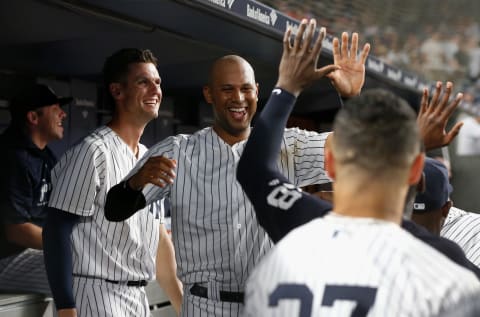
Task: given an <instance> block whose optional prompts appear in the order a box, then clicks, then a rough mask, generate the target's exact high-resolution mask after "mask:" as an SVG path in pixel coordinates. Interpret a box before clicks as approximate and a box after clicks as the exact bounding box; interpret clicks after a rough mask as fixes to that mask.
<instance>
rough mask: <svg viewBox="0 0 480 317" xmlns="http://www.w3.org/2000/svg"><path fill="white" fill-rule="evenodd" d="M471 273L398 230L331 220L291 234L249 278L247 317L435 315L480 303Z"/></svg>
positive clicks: (346, 219) (364, 222)
mask: <svg viewBox="0 0 480 317" xmlns="http://www.w3.org/2000/svg"><path fill="white" fill-rule="evenodd" d="M479 295H480V283H479V282H478V280H477V279H476V278H475V276H474V275H473V273H471V272H470V271H468V270H465V269H464V268H462V267H460V266H458V265H456V264H455V263H453V262H451V261H450V260H448V259H447V258H446V257H445V256H443V255H442V254H440V253H439V252H437V251H436V250H434V249H432V248H430V247H429V246H427V245H425V244H423V243H422V242H421V241H419V240H417V239H415V238H413V237H412V236H411V235H409V234H408V233H407V232H405V231H404V230H402V229H401V228H400V227H399V226H398V225H395V224H393V223H390V222H386V221H382V220H378V219H372V218H357V217H355V218H353V217H344V216H339V215H335V214H330V215H327V216H325V217H324V218H321V219H317V220H313V221H312V222H310V223H308V224H306V225H304V226H302V227H299V228H297V229H295V230H293V231H292V232H291V233H290V234H289V235H287V236H286V237H285V238H284V239H283V240H281V241H280V242H279V243H278V244H277V245H276V247H275V248H274V249H273V250H272V251H271V253H269V254H268V255H267V256H266V257H265V258H264V259H263V261H262V262H261V263H259V265H258V266H257V268H256V269H255V270H254V272H253V273H252V275H251V277H250V278H249V280H248V282H247V286H246V299H245V310H244V315H245V316H289V317H295V316H301V317H306V316H369V317H373V316H379V317H380V316H381V317H384V316H415V317H421V316H437V314H439V313H440V312H443V311H445V310H449V311H451V310H450V308H451V307H453V306H454V305H456V304H458V303H460V302H461V303H462V304H464V303H465V300H473V299H475V298H476V299H478V296H479Z"/></svg>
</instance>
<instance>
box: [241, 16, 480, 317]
mask: <svg viewBox="0 0 480 317" xmlns="http://www.w3.org/2000/svg"><path fill="white" fill-rule="evenodd" d="M314 27H315V22H314V21H312V22H311V24H310V27H309V28H308V31H307V33H306V35H305V36H304V30H305V28H303V29H300V30H299V32H298V34H297V36H296V37H295V42H294V44H293V45H292V44H291V43H290V40H289V39H290V32H291V31H290V30H287V32H286V33H285V38H284V52H283V56H282V61H281V63H280V68H279V78H278V81H277V85H276V88H275V89H274V90H273V91H272V95H271V96H270V99H269V101H268V102H267V105H266V107H265V109H264V111H262V113H261V115H260V117H259V118H258V121H257V124H256V127H255V129H254V131H253V132H252V135H251V137H250V139H249V141H248V142H247V145H246V147H245V150H244V153H243V155H242V158H241V159H240V162H239V165H238V171H237V177H238V180H239V182H240V183H241V185H242V187H243V188H244V190H245V193H246V194H247V196H248V197H249V198H250V200H251V202H252V204H253V205H254V207H255V209H258V210H262V209H271V210H274V211H275V212H276V213H281V214H295V212H296V211H298V210H303V209H310V210H312V209H317V208H324V206H323V205H322V204H321V201H320V200H319V199H318V198H317V197H313V196H311V195H309V194H306V193H303V192H302V191H301V190H300V189H299V188H298V187H297V186H296V185H295V184H293V183H291V182H290V181H289V180H288V178H287V177H285V176H283V175H282V174H281V172H280V170H279V169H278V166H277V164H276V160H275V156H276V153H278V150H279V149H280V148H281V143H282V134H283V127H284V126H285V124H286V121H287V118H288V115H289V113H290V111H291V110H292V109H293V105H294V103H295V100H296V97H297V96H298V95H299V93H300V92H301V91H302V90H303V89H304V88H305V87H306V86H308V84H310V83H311V82H313V81H314V80H315V79H318V78H319V77H321V76H323V74H324V69H317V68H316V65H317V60H318V55H319V51H320V47H321V39H319V40H317V41H315V45H314V46H313V48H312V49H309V48H310V47H311V41H312V33H313V30H314ZM324 32H325V31H324V30H323V33H324ZM302 39H304V40H302ZM259 157H260V158H262V159H259ZM316 159H317V160H320V159H322V158H321V157H319V158H316ZM323 159H325V168H326V171H327V172H328V174H329V175H330V176H331V177H332V178H333V179H334V180H335V182H334V209H333V211H332V212H331V213H330V214H328V215H327V216H325V217H324V218H319V219H316V220H313V221H311V222H310V223H308V224H306V225H304V226H301V227H299V228H297V229H295V230H293V231H291V232H290V233H289V234H288V235H287V236H286V237H285V238H283V239H282V240H281V241H280V242H279V243H278V244H277V245H276V247H275V248H274V249H273V250H272V251H271V252H270V253H269V254H268V255H267V256H266V257H264V258H263V260H262V262H261V263H260V264H259V265H258V266H257V267H256V269H255V270H254V272H253V273H252V275H251V276H250V278H249V280H248V282H247V286H246V294H245V310H244V315H245V316H302V317H303V316H370V317H371V316H436V315H437V314H440V313H443V312H445V311H449V312H451V309H452V307H457V306H458V305H463V307H462V308H463V309H465V314H466V316H475V314H478V313H479V312H480V310H479V307H478V304H476V302H478V300H476V299H478V296H479V295H480V283H479V281H478V280H477V279H475V276H474V275H473V274H472V273H471V272H470V271H468V270H465V269H464V268H462V267H460V266H458V265H456V264H454V263H453V262H451V261H449V260H448V259H447V258H446V257H444V256H443V255H442V254H440V253H438V252H437V251H435V250H434V249H432V248H430V247H429V246H427V245H425V244H424V243H422V242H420V241H419V240H417V239H415V238H413V237H412V236H411V235H409V234H408V233H407V232H405V231H404V230H402V229H401V228H400V226H399V224H400V223H401V220H402V215H403V206H404V201H405V194H406V192H407V189H408V185H409V184H413V183H415V182H417V180H418V178H419V177H420V175H421V172H422V165H423V153H421V151H420V139H419V137H418V128H417V125H416V118H415V113H414V112H413V110H412V109H411V108H410V107H409V106H408V104H407V103H406V102H405V101H403V100H401V99H399V98H398V97H396V96H394V95H393V94H391V93H388V92H386V91H382V90H374V91H370V92H364V93H363V94H362V96H360V97H356V98H353V99H352V100H350V101H349V103H347V105H346V106H345V107H344V108H343V109H341V110H340V112H339V114H338V115H337V117H336V119H335V123H334V135H333V136H332V139H331V140H330V141H329V143H328V144H327V146H326V150H325V156H324V157H323ZM438 276H441V279H438V278H437V277H438ZM433 281H435V282H433ZM432 283H435V284H434V285H432ZM475 305H477V306H476V307H475ZM465 306H467V307H465ZM467 308H469V310H468V309H467Z"/></svg>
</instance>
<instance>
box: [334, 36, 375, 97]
mask: <svg viewBox="0 0 480 317" xmlns="http://www.w3.org/2000/svg"><path fill="white" fill-rule="evenodd" d="M348 37H349V36H348V33H347V32H343V33H342V43H341V47H340V42H339V40H338V38H337V37H335V38H334V39H333V63H334V64H335V65H337V66H339V67H340V69H338V70H336V71H334V72H331V73H329V74H328V75H327V77H328V78H330V81H331V82H332V85H333V86H334V87H335V89H336V90H337V91H338V93H339V94H340V95H341V96H342V97H353V96H356V95H359V94H360V91H361V90H362V87H363V84H364V83H365V62H366V60H367V57H368V53H369V52H370V44H368V43H367V44H365V45H364V46H363V49H362V53H361V54H360V57H358V56H357V50H358V34H357V33H353V34H352V43H350V49H349V47H348Z"/></svg>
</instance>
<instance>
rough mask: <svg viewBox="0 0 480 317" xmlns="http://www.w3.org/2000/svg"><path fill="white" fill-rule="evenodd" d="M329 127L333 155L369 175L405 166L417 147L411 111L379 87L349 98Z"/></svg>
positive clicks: (414, 124) (418, 149)
mask: <svg viewBox="0 0 480 317" xmlns="http://www.w3.org/2000/svg"><path fill="white" fill-rule="evenodd" d="M333 130H334V133H335V134H334V138H333V142H334V152H335V156H336V159H337V160H338V161H339V162H341V163H342V164H354V165H356V166H358V167H361V168H362V169H363V170H366V171H368V172H371V173H372V175H379V174H380V173H383V172H388V171H391V170H392V169H398V168H405V167H408V166H409V165H410V164H411V163H412V162H413V160H414V158H415V156H416V155H417V154H418V153H419V152H420V149H421V145H420V144H421V142H420V138H419V132H418V127H417V123H416V114H415V111H414V110H413V109H412V107H410V106H409V104H408V103H407V102H406V101H405V100H404V99H402V98H400V97H398V96H396V95H395V94H393V93H391V92H389V91H386V90H383V89H372V90H368V91H365V92H363V93H362V94H361V95H360V96H358V97H355V98H352V99H350V100H349V101H348V102H347V103H346V104H345V107H343V108H342V109H341V110H340V111H339V112H338V114H337V116H336V118H335V121H334V125H333Z"/></svg>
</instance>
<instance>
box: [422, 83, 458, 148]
mask: <svg viewBox="0 0 480 317" xmlns="http://www.w3.org/2000/svg"><path fill="white" fill-rule="evenodd" d="M442 86H443V85H442V83H441V82H437V83H436V85H435V92H434V93H433V96H432V99H431V100H429V98H428V89H427V88H425V89H424V90H423V94H422V100H421V102H420V110H419V112H418V117H417V124H418V127H419V128H420V136H421V138H422V140H423V143H424V144H425V149H426V150H427V151H428V150H433V149H435V148H439V147H442V146H445V145H448V144H450V142H452V140H453V139H454V138H455V137H456V136H457V134H458V132H459V131H460V128H461V127H462V125H463V123H462V122H457V123H456V124H455V125H454V126H453V128H452V129H450V131H448V132H447V131H446V127H447V123H448V119H450V117H451V115H452V113H453V112H454V111H455V109H457V107H458V105H459V104H460V101H462V98H463V94H462V93H458V94H457V95H456V96H455V98H454V99H453V100H452V101H451V102H449V100H450V96H451V94H452V89H453V84H452V83H451V82H447V83H446V85H445V89H444V93H443V96H442V97H441V96H440V95H441V94H442Z"/></svg>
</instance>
